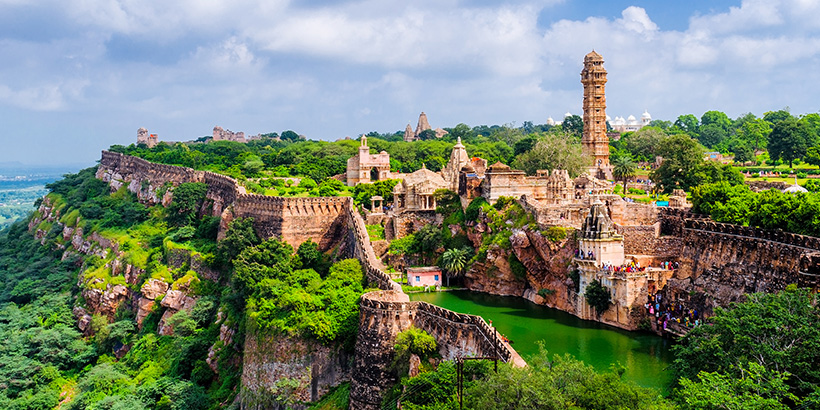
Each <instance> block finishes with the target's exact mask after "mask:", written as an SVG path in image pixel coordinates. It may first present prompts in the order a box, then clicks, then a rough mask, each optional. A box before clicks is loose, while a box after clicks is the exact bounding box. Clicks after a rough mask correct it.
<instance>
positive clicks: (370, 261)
mask: <svg viewBox="0 0 820 410" xmlns="http://www.w3.org/2000/svg"><path fill="white" fill-rule="evenodd" d="M97 177H98V178H101V179H103V180H105V181H106V182H109V183H110V184H111V185H112V187H113V188H115V189H116V188H119V186H122V185H124V184H127V185H128V187H129V189H130V190H131V191H132V192H134V193H136V194H138V195H139V196H140V199H142V200H145V201H146V202H151V203H158V202H160V201H162V202H163V203H166V204H167V202H168V201H170V197H169V196H168V195H167V194H166V195H165V197H164V198H158V197H157V192H158V191H159V190H160V188H162V187H163V186H167V185H168V184H170V185H172V186H176V185H179V184H181V183H185V182H204V183H205V184H207V185H208V191H207V193H206V197H207V198H208V199H209V200H210V201H211V202H213V209H212V215H221V216H222V217H223V223H222V227H223V229H224V227H226V226H227V220H229V219H232V218H236V217H252V218H254V229H255V230H256V232H257V234H258V235H259V236H260V237H263V238H270V237H274V236H277V237H279V238H281V239H282V240H283V241H285V242H287V243H289V244H290V245H291V246H293V247H294V248H296V247H298V246H299V244H300V243H302V242H303V241H304V240H306V239H307V238H310V239H312V240H313V241H315V242H317V243H318V244H319V247H320V249H322V250H328V249H331V248H333V247H334V246H335V245H337V244H339V243H341V242H344V241H345V240H348V243H347V247H348V248H349V249H347V250H348V254H349V256H351V257H355V258H358V259H359V260H361V261H362V266H363V268H364V271H365V273H366V275H367V277H368V279H369V280H370V281H371V283H376V284H377V285H378V286H379V288H381V289H386V290H394V289H399V290H400V289H401V286H399V285H398V284H397V283H395V282H393V281H391V280H390V276H389V275H387V273H385V272H384V270H383V266H382V264H381V262H380V261H379V259H378V258H376V255H375V253H374V252H373V247H372V246H371V244H370V238H369V236H368V234H367V228H366V226H365V222H364V219H362V217H361V215H359V213H358V212H356V210H355V209H354V207H353V201H352V200H351V199H350V198H344V197H319V198H283V197H272V196H264V195H256V194H246V193H245V189H244V188H243V187H241V186H240V185H239V184H238V183H237V182H236V180H234V179H233V178H230V177H228V176H225V175H220V174H216V173H213V172H208V171H196V170H193V169H191V168H185V167H180V166H175V165H166V164H155V163H151V162H148V161H146V160H144V159H142V158H137V157H132V156H129V155H123V154H120V153H117V152H110V151H103V152H102V157H101V159H100V169H99V170H98V173H97Z"/></svg>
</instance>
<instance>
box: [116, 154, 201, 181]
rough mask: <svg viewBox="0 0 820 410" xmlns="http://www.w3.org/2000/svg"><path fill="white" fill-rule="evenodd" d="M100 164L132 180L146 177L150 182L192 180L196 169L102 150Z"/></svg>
mask: <svg viewBox="0 0 820 410" xmlns="http://www.w3.org/2000/svg"><path fill="white" fill-rule="evenodd" d="M100 165H101V166H102V167H105V168H107V169H110V170H112V171H117V172H119V173H120V174H121V175H123V176H125V175H130V176H131V179H132V180H137V179H139V180H143V179H148V180H150V181H152V182H159V181H161V182H163V183H164V182H173V183H177V184H179V183H182V182H193V181H194V180H195V179H196V171H194V170H193V169H191V168H185V167H178V166H175V165H166V164H154V163H151V162H148V161H146V160H144V159H142V158H137V157H132V156H130V155H123V154H120V153H118V152H109V151H103V152H102V157H101V158H100Z"/></svg>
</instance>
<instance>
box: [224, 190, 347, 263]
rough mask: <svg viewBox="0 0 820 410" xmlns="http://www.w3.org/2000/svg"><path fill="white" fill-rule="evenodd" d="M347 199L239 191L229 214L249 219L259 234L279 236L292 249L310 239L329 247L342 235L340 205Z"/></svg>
mask: <svg viewBox="0 0 820 410" xmlns="http://www.w3.org/2000/svg"><path fill="white" fill-rule="evenodd" d="M349 201H350V199H349V198H341V197H319V198H283V197H274V196H264V195H256V194H240V195H239V196H238V197H237V198H236V202H235V203H234V207H233V217H241V218H247V217H251V218H253V226H254V230H255V231H256V232H257V234H258V235H259V236H260V237H263V238H271V237H274V236H275V237H279V238H281V239H282V240H283V241H285V242H287V243H289V244H290V245H291V246H293V247H294V248H296V247H298V246H299V244H301V243H302V242H304V241H305V240H306V239H308V238H310V239H312V240H313V241H314V242H316V243H318V244H319V249H321V250H322V251H326V250H329V249H331V248H332V247H333V246H334V245H335V244H337V243H338V242H339V240H340V239H341V238H344V230H345V225H346V224H345V217H344V208H345V206H346V203H347V202H349Z"/></svg>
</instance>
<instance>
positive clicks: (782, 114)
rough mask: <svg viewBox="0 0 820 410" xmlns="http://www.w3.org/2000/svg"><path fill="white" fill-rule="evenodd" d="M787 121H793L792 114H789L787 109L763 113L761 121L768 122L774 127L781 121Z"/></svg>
mask: <svg viewBox="0 0 820 410" xmlns="http://www.w3.org/2000/svg"><path fill="white" fill-rule="evenodd" d="M788 119H794V117H792V114H791V113H790V112H789V109H788V108H785V109H782V110H777V111H768V112H765V113H763V120H764V121H766V122H768V123H769V124H771V125H772V126H775V125H777V124H779V123H780V122H781V121H785V120H788Z"/></svg>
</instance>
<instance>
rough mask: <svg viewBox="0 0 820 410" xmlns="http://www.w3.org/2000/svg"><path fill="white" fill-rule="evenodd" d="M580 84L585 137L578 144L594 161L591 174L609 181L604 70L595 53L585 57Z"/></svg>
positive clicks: (610, 171) (600, 59) (602, 61)
mask: <svg viewBox="0 0 820 410" xmlns="http://www.w3.org/2000/svg"><path fill="white" fill-rule="evenodd" d="M581 84H583V85H584V105H583V107H584V135H583V137H582V138H581V144H582V145H583V149H584V154H586V155H588V156H590V157H591V158H592V160H593V165H592V167H591V168H590V174H592V175H595V176H596V177H598V178H602V179H603V178H606V179H611V178H612V168H611V167H610V165H609V137H607V135H606V95H605V87H606V70H605V69H604V58H603V57H601V55H600V54H598V53H596V52H595V51H592V52H590V53H589V54H587V55H586V57H584V69H583V71H581Z"/></svg>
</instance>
